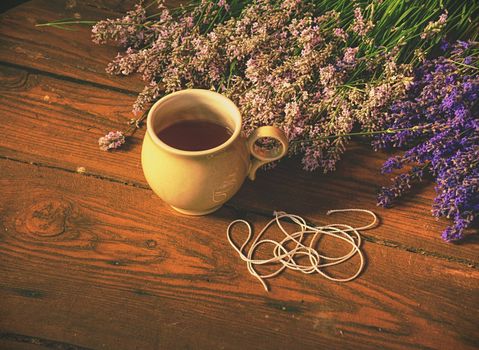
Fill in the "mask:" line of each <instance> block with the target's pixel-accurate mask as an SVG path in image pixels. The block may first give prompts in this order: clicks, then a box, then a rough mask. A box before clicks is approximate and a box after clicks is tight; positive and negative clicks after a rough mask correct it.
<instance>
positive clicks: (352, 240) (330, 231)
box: [226, 209, 378, 291]
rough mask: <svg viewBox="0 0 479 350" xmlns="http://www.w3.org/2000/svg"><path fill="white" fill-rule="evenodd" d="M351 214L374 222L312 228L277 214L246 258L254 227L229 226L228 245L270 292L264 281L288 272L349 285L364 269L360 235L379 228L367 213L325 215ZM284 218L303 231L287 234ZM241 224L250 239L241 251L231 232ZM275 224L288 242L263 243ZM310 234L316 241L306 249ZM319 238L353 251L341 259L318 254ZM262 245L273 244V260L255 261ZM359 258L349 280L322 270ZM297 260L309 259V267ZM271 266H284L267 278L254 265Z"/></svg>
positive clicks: (291, 215) (332, 211) (295, 218)
mask: <svg viewBox="0 0 479 350" xmlns="http://www.w3.org/2000/svg"><path fill="white" fill-rule="evenodd" d="M352 211H353V212H363V213H368V214H370V215H371V216H372V217H373V221H372V222H371V223H370V224H368V225H365V226H362V227H356V228H355V227H351V226H349V225H345V224H330V225H326V226H315V227H312V226H309V225H308V224H306V221H305V220H304V219H303V218H302V217H300V216H298V215H293V214H287V213H285V212H277V211H275V212H274V215H275V218H274V219H272V220H271V221H269V222H268V223H267V224H266V226H265V227H264V228H263V229H262V230H261V231H260V233H259V234H258V236H257V237H256V238H255V239H254V240H253V243H252V244H251V247H250V248H249V250H248V251H247V252H246V254H245V253H243V250H244V249H245V247H246V245H247V244H248V243H249V241H250V240H251V239H252V238H253V229H252V228H251V225H250V224H249V223H248V222H247V221H245V220H235V221H233V222H232V223H230V224H229V225H228V228H227V229H226V236H227V237H228V241H229V242H230V244H231V246H232V247H233V248H234V249H235V250H236V252H238V254H239V256H240V258H241V259H242V260H243V261H246V267H247V268H248V271H249V272H250V273H251V274H252V275H253V276H255V277H256V278H257V279H258V280H259V281H260V282H261V284H262V285H263V287H264V289H265V290H266V291H268V286H267V285H266V282H265V281H264V280H265V279H267V278H271V277H274V276H276V275H278V274H279V273H280V272H281V271H283V270H284V269H285V268H288V269H291V270H296V271H300V272H302V273H305V274H311V273H314V272H317V273H319V274H320V275H322V276H323V277H325V278H327V279H329V280H331V281H336V282H347V281H351V280H353V279H355V278H356V277H357V276H359V274H360V273H361V271H362V270H363V267H364V255H363V253H362V252H361V249H360V246H361V236H360V234H359V232H358V231H359V230H366V229H369V228H372V227H374V226H375V225H376V223H377V221H378V220H377V217H376V214H374V213H373V212H372V211H370V210H365V209H337V210H330V211H328V212H327V213H326V215H330V214H333V213H339V212H352ZM285 218H287V219H289V220H290V221H292V222H293V223H295V224H297V225H298V226H299V228H300V229H299V231H296V232H293V233H288V232H287V231H286V229H285V228H284V227H283V225H282V224H281V220H282V219H285ZM238 223H242V224H245V225H246V226H247V227H248V237H247V238H246V240H245V241H244V242H243V244H242V245H241V247H239V248H238V246H237V245H236V244H235V243H234V242H233V240H232V239H231V229H232V228H233V226H234V225H236V224H238ZM273 223H276V224H277V225H278V227H279V229H280V230H281V231H282V232H283V233H284V235H285V238H284V239H283V240H282V241H280V242H277V241H275V240H272V239H262V240H260V238H261V236H262V235H263V234H264V233H265V232H266V231H267V230H268V228H269V227H270V226H271V225H272V224H273ZM310 234H312V235H313V237H312V239H311V242H310V243H309V246H306V245H304V244H303V242H304V238H305V237H306V236H307V235H310ZM320 235H327V236H330V237H333V238H337V239H340V240H342V241H344V242H346V243H348V244H349V245H351V250H350V251H349V252H348V253H347V254H345V255H342V256H338V257H331V256H327V255H324V254H320V253H319V252H318V250H317V249H315V248H314V246H315V243H316V242H317V240H318V238H319V237H320ZM289 242H293V243H294V248H292V249H289V248H287V247H285V245H286V244H287V243H289ZM263 244H272V245H273V246H274V249H273V256H274V257H272V258H270V259H254V258H253V254H254V251H255V250H256V249H257V248H258V247H259V246H260V245H263ZM356 254H358V256H359V259H360V265H359V267H358V269H357V271H356V272H355V273H354V274H353V275H352V276H350V277H347V278H336V277H333V276H331V275H328V274H327V273H325V272H324V271H322V270H321V269H322V268H324V267H329V266H335V265H339V264H341V263H343V262H345V261H347V260H349V259H351V258H352V257H353V256H355V255H356ZM298 256H307V257H308V258H309V264H307V265H306V264H299V263H297V262H296V261H295V258H296V257H298ZM271 263H281V266H280V267H279V268H278V269H277V270H276V271H274V272H272V273H269V274H264V275H261V274H259V273H258V272H257V271H256V270H255V268H254V266H255V265H265V264H271Z"/></svg>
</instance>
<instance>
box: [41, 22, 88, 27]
mask: <svg viewBox="0 0 479 350" xmlns="http://www.w3.org/2000/svg"><path fill="white" fill-rule="evenodd" d="M96 22H97V21H64V22H46V23H38V24H35V27H50V26H55V25H60V24H95V23H96Z"/></svg>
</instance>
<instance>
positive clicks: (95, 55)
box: [0, 0, 144, 92]
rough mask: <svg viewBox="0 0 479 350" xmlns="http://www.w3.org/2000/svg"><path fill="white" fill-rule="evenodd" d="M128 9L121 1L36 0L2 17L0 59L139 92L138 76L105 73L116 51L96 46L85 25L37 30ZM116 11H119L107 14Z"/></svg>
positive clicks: (100, 17) (0, 22) (102, 16)
mask: <svg viewBox="0 0 479 350" xmlns="http://www.w3.org/2000/svg"><path fill="white" fill-rule="evenodd" d="M133 2H134V1H129V2H128V5H125V4H123V3H124V1H119V0H115V1H111V2H110V1H100V2H95V1H77V0H71V1H64V0H63V1H62V0H34V1H30V2H28V3H25V4H23V5H21V6H18V7H16V8H13V9H11V10H9V11H7V12H6V13H4V14H2V15H1V16H0V48H1V49H0V61H3V62H8V63H11V64H15V65H20V66H23V67H28V68H29V69H34V70H42V71H45V72H49V73H52V74H57V75H63V76H65V77H69V78H74V79H78V80H83V81H89V82H93V83H96V84H101V85H105V86H110V87H113V88H118V89H121V90H125V91H132V92H135V91H141V90H142V89H143V86H144V83H143V82H142V81H140V80H139V79H138V78H136V77H117V76H111V75H109V74H107V73H106V72H105V67H106V65H107V63H108V62H109V61H110V60H112V59H113V58H114V57H115V56H116V53H117V51H118V49H117V48H114V47H112V46H105V45H96V44H94V43H93V42H92V41H91V39H90V36H91V33H90V28H91V26H89V25H76V26H72V27H71V28H72V29H75V30H74V31H71V30H60V29H56V28H50V27H35V25H36V24H38V23H45V22H49V21H54V20H58V19H62V18H73V17H79V19H81V20H100V19H105V18H107V17H111V18H115V17H118V16H119V15H121V13H122V12H124V11H125V10H126V9H127V8H128V7H129V4H131V3H133ZM107 3H109V4H110V8H118V9H119V11H118V12H112V11H111V10H105V7H106V4H107Z"/></svg>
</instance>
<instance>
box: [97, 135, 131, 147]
mask: <svg viewBox="0 0 479 350" xmlns="http://www.w3.org/2000/svg"><path fill="white" fill-rule="evenodd" d="M124 143H125V135H124V134H123V132H121V131H110V132H109V133H108V134H106V135H105V136H102V137H100V138H99V139H98V145H99V146H100V149H101V150H102V151H108V150H112V149H117V148H120V147H121V145H123V144H124Z"/></svg>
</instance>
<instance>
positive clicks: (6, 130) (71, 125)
mask: <svg viewBox="0 0 479 350" xmlns="http://www.w3.org/2000/svg"><path fill="white" fill-rule="evenodd" d="M133 99H134V97H132V96H126V95H124V94H121V93H119V92H116V91H111V90H107V89H103V90H101V89H99V88H97V87H95V86H90V85H81V84H77V83H75V82H70V81H62V80H59V79H55V78H52V77H48V76H43V75H39V74H33V73H32V74H29V73H27V72H26V71H23V70H20V69H15V68H10V67H5V66H1V65H0V113H2V115H3V119H4V121H5V122H4V123H2V124H1V125H0V132H1V133H2V135H4V137H3V138H2V139H1V140H0V155H1V156H4V157H10V158H14V159H20V160H23V161H28V162H36V163H40V164H44V165H47V166H52V167H59V168H64V169H69V170H70V171H76V169H77V168H78V167H84V168H85V169H86V172H87V173H89V174H93V175H97V176H101V177H105V178H108V179H113V180H115V181H120V182H125V183H130V184H133V185H136V186H140V187H145V186H147V184H146V182H145V179H144V177H143V172H142V169H141V162H140V151H141V142H142V137H143V135H144V130H139V131H138V132H137V133H136V134H135V135H134V137H132V138H131V139H130V141H129V146H128V147H126V148H125V149H124V150H121V151H118V152H101V151H100V150H99V149H98V146H97V139H98V138H99V137H100V136H102V135H104V134H105V133H106V132H107V131H108V130H116V129H120V130H121V129H122V128H125V127H126V123H125V121H126V120H127V119H128V118H131V117H132V114H131V113H130V112H129V108H130V104H131V102H132V101H133ZM386 159H387V154H385V153H374V152H372V151H371V150H370V149H369V147H367V146H361V145H353V146H351V147H350V149H349V150H348V152H347V153H346V154H345V156H344V160H342V161H341V162H340V163H339V165H338V170H337V171H336V172H335V173H334V174H332V175H331V174H329V175H322V174H320V173H318V172H315V173H309V172H305V171H302V170H301V166H300V164H298V162H295V161H294V160H292V161H285V162H283V163H281V164H280V165H279V166H278V167H277V168H276V169H274V170H271V171H268V172H260V173H259V175H258V178H257V180H256V181H255V182H250V181H246V182H245V184H244V187H243V188H242V189H241V191H240V192H239V193H238V194H237V196H236V197H234V198H233V199H232V201H231V202H230V203H229V204H230V205H232V206H236V207H239V208H243V209H248V210H255V211H260V212H263V213H267V214H268V215H269V214H270V213H271V212H272V211H273V210H287V211H289V212H292V213H298V214H300V215H306V216H308V217H310V218H311V219H321V220H323V217H324V213H325V212H326V211H327V210H328V209H337V208H367V209H372V210H374V211H376V212H377V213H378V214H379V215H380V217H381V219H382V221H383V223H384V225H383V226H381V227H380V228H378V229H377V230H375V231H371V232H370V233H368V235H370V237H371V239H374V240H376V241H379V242H381V243H382V244H386V245H390V246H396V247H399V248H401V249H406V250H413V251H417V252H419V253H424V254H429V255H432V256H437V257H441V258H444V259H452V260H456V261H459V262H462V263H464V264H466V265H467V264H473V265H478V264H479V259H478V254H477V247H478V245H479V242H478V240H477V236H474V237H472V238H471V239H470V240H469V241H468V242H467V244H459V245H457V244H447V243H445V242H444V241H442V239H441V238H440V233H441V232H442V230H444V228H445V227H446V226H447V224H448V221H447V220H439V221H437V220H436V219H434V218H433V217H432V216H431V215H430V210H431V205H432V200H433V198H434V195H435V194H434V189H433V185H432V184H428V185H424V186H420V187H419V189H418V190H415V191H414V192H413V195H411V196H409V197H406V198H405V199H404V200H402V201H401V202H400V203H399V204H398V205H397V206H396V207H395V208H393V209H382V208H378V207H376V206H375V204H376V193H377V190H378V188H379V187H380V186H381V185H386V184H388V183H389V181H390V179H389V176H382V175H381V174H380V172H379V169H380V166H381V164H382V162H384V160H386ZM342 217H343V216H341V215H340V214H337V218H336V217H335V218H334V220H341V219H342ZM360 220H361V216H360V215H359V216H358V217H357V221H358V222H359V221H360Z"/></svg>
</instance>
